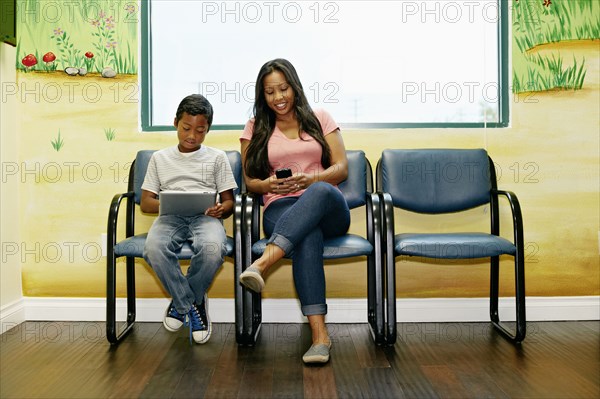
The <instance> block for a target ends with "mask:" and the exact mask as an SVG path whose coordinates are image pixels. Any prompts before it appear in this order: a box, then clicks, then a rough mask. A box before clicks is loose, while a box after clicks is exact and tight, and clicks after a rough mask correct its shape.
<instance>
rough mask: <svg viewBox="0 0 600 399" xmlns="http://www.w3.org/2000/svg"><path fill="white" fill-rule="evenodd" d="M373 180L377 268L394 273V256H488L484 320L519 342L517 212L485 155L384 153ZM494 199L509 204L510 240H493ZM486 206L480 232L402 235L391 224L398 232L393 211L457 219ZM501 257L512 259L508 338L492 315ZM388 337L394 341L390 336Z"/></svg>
mask: <svg viewBox="0 0 600 399" xmlns="http://www.w3.org/2000/svg"><path fill="white" fill-rule="evenodd" d="M376 175H377V192H378V193H380V195H381V196H382V210H383V215H384V216H383V217H382V228H383V233H382V238H383V241H384V249H383V251H384V253H385V260H384V263H385V265H384V266H383V267H384V268H385V267H387V268H389V269H392V270H395V267H396V266H395V265H396V257H399V256H418V257H425V258H438V259H467V258H488V257H489V258H490V319H491V321H492V323H493V325H494V326H495V327H496V329H497V330H498V331H500V332H501V333H502V334H503V335H504V336H506V337H507V338H509V339H510V340H512V341H513V342H515V343H519V342H521V341H522V340H523V339H524V338H525V333H526V326H525V261H524V253H523V220H522V216H521V208H520V205H519V201H518V200H517V196H516V195H515V194H514V193H512V192H510V191H502V190H498V188H497V182H496V174H495V170H494V164H493V162H492V160H491V158H490V157H489V156H488V154H487V152H486V151H485V150H483V149H417V150H384V151H383V153H382V156H381V159H380V160H379V162H378V165H377V170H376ZM499 197H505V198H506V199H507V200H508V204H509V205H510V210H511V216H512V233H513V234H512V240H509V239H505V238H503V237H501V236H500V235H499V234H500V217H499V210H500V207H499V203H498V200H499ZM486 204H487V205H489V209H490V216H489V218H490V219H489V226H490V227H489V230H487V231H484V232H479V231H476V232H472V231H469V232H456V231H452V232H435V233H422V232H420V233H415V232H411V231H407V230H406V229H405V228H404V227H403V225H402V221H401V220H400V221H398V222H397V226H396V229H397V230H398V231H396V229H395V225H394V223H395V221H394V208H399V209H403V210H405V211H410V212H416V213H422V214H453V215H455V216H456V218H460V217H461V211H466V210H469V209H472V208H475V207H478V206H482V205H486ZM502 209H504V207H503V208H502ZM463 215H464V214H463ZM486 218H487V217H486ZM501 255H509V256H511V257H513V258H514V272H515V298H516V328H515V329H514V330H515V332H514V333H513V332H512V331H511V329H509V328H507V326H506V325H505V324H504V323H502V322H501V321H500V319H499V314H498V291H499V265H500V262H499V257H500V256H501ZM391 281H393V279H392V280H391ZM391 281H390V284H392V282H391ZM388 299H389V298H388ZM388 304H389V306H390V308H389V309H388V311H389V314H390V318H392V319H394V320H395V318H396V314H395V305H394V304H395V299H394V300H392V301H390V302H388ZM394 326H395V324H394ZM391 336H394V337H395V331H394V332H393V333H392V334H391Z"/></svg>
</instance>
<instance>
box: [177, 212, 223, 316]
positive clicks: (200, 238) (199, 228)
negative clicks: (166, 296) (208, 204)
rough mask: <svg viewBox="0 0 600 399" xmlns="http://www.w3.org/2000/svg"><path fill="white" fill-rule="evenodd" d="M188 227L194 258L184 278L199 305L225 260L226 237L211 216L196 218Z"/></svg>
mask: <svg viewBox="0 0 600 399" xmlns="http://www.w3.org/2000/svg"><path fill="white" fill-rule="evenodd" d="M189 227H190V233H191V239H192V248H193V250H194V256H193V257H192V259H191V262H190V267H189V268H188V272H187V276H186V278H187V281H188V284H189V286H190V287H191V289H192V291H193V292H194V297H195V300H196V303H197V304H200V303H201V302H202V300H203V299H204V294H205V293H206V291H207V290H208V288H209V287H210V285H211V284H212V281H213V279H214V278H215V275H216V274H217V271H218V270H219V269H220V268H221V266H222V265H223V262H224V260H225V252H226V248H225V244H226V242H227V235H226V234H225V228H224V227H223V223H222V221H221V220H219V219H216V218H213V217H211V216H204V215H202V216H198V217H196V218H194V219H193V221H192V222H191V223H190V226H189Z"/></svg>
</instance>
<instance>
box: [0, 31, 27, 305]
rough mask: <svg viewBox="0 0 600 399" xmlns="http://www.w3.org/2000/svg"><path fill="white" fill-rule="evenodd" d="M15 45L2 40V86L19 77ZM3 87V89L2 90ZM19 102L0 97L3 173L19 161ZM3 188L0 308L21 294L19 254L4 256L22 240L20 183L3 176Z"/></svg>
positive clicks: (0, 69)
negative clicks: (18, 210) (17, 111)
mask: <svg viewBox="0 0 600 399" xmlns="http://www.w3.org/2000/svg"><path fill="white" fill-rule="evenodd" d="M15 56H16V52H15V48H14V47H11V46H9V45H7V44H4V43H2V44H0V86H1V87H2V88H4V87H6V85H7V84H10V83H11V82H12V83H14V82H15V80H16V73H15V68H14V65H15V62H14V60H15ZM3 91H4V90H3ZM16 109H17V102H16V101H15V99H13V98H6V99H4V98H3V99H2V101H0V117H1V121H0V132H1V133H0V157H1V164H2V176H4V174H5V173H4V171H5V170H6V168H8V167H10V165H15V164H18V160H19V154H18V148H19V147H18V141H19V140H18V137H19V136H18V135H17V118H16V117H15V115H16ZM1 187H2V189H1V190H0V196H1V197H0V207H1V212H2V220H1V221H0V225H1V226H0V229H1V230H0V239H1V245H2V250H1V253H2V263H1V266H0V308H2V307H3V306H5V305H8V304H10V303H12V302H14V301H17V300H19V299H20V298H21V295H22V294H21V262H20V261H19V258H18V257H11V258H9V257H8V256H5V255H6V254H7V253H10V252H18V251H19V247H20V244H19V242H20V240H19V231H20V223H19V212H16V211H15V210H17V209H19V204H20V201H19V185H18V183H17V182H16V181H10V182H9V181H6V182H5V181H4V179H3V180H2V186H1Z"/></svg>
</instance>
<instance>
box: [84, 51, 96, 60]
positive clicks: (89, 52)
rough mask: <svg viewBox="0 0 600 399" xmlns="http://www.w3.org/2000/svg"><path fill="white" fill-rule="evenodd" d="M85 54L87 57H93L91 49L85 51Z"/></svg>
mask: <svg viewBox="0 0 600 399" xmlns="http://www.w3.org/2000/svg"><path fill="white" fill-rule="evenodd" d="M85 56H86V57H87V58H94V53H92V52H91V51H88V52H87V53H85Z"/></svg>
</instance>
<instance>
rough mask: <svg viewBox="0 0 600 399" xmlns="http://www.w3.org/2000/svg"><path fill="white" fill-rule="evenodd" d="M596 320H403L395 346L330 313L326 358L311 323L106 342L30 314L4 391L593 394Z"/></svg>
mask: <svg viewBox="0 0 600 399" xmlns="http://www.w3.org/2000/svg"><path fill="white" fill-rule="evenodd" d="M598 324H599V323H597V322H595V321H588V322H535V323H530V324H528V331H529V334H528V337H527V339H526V340H525V341H524V342H523V343H522V344H521V345H513V344H512V343H511V342H509V341H508V340H506V339H504V338H503V337H501V336H500V335H499V334H498V333H497V332H496V331H495V330H494V329H492V328H490V324H489V323H427V324H424V323H401V324H399V325H398V327H399V328H398V331H399V339H398V342H397V343H396V345H394V346H391V347H389V346H382V347H378V346H376V345H374V344H373V342H372V340H371V337H370V335H369V333H368V326H367V325H366V324H354V325H348V324H343V325H338V324H333V325H330V333H331V336H332V339H333V342H334V344H333V349H332V352H331V360H330V362H329V363H328V364H326V365H317V366H306V365H304V364H303V363H302V360H301V357H302V355H303V353H304V352H305V351H306V350H307V349H308V347H309V346H310V340H311V337H310V329H309V328H308V325H307V324H265V325H264V326H263V330H262V334H261V336H260V339H259V341H258V342H257V345H256V346H255V347H238V345H237V344H236V342H235V328H234V326H233V324H230V323H227V324H214V325H213V327H214V331H213V336H212V338H211V340H210V341H209V342H208V343H207V344H205V345H190V344H189V341H188V338H187V332H186V331H181V332H178V333H170V332H168V331H166V330H165V329H164V328H163V327H162V324H161V323H136V326H135V328H134V330H133V331H132V333H131V334H130V335H129V336H128V337H127V338H126V339H125V340H124V341H123V342H122V343H121V344H119V345H110V344H108V343H107V342H106V339H105V337H104V323H98V322H86V323H83V322H79V323H78V322H27V323H24V324H22V325H20V326H18V327H15V329H13V330H11V331H9V332H8V333H6V334H3V335H2V336H1V337H0V397H2V398H19V399H20V398H77V399H81V398H94V399H96V398H109V397H119V398H120V397H128V398H138V397H142V398H150V397H154V398H158V397H160V398H163V397H164V398H167V397H173V398H176V397H210V398H215V397H216V398H218V397H223V398H247V397H260V398H302V397H307V398H378V399H379V398H385V397H393V398H436V397H466V398H502V399H505V398H508V397H511V398H512V397H519V398H536V399H537V398H561V399H562V398H577V399H579V398H594V399H596V398H598V397H600V377H599V376H600V357H599V356H598V354H599V353H600V340H599V332H600V329H599V328H598Z"/></svg>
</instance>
